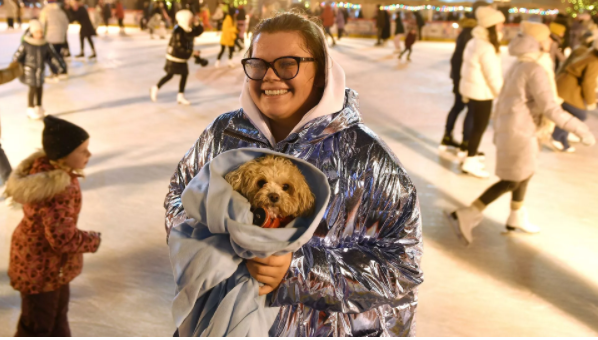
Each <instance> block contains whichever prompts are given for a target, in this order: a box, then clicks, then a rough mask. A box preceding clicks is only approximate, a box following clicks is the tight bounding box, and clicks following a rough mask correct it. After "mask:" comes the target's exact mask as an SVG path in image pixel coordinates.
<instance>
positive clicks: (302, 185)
mask: <svg viewBox="0 0 598 340" xmlns="http://www.w3.org/2000/svg"><path fill="white" fill-rule="evenodd" d="M295 191H296V193H297V198H298V200H299V213H298V215H299V216H302V217H309V216H311V215H312V214H313V213H314V205H315V201H316V198H315V196H314V194H313V193H312V192H311V189H310V188H309V185H307V183H306V182H305V180H302V181H299V183H298V185H297V187H296V188H295Z"/></svg>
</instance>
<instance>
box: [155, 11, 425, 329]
mask: <svg viewBox="0 0 598 340" xmlns="http://www.w3.org/2000/svg"><path fill="white" fill-rule="evenodd" d="M327 45H328V44H327V42H326V38H325V35H324V32H323V31H322V30H321V29H320V28H319V27H318V25H317V24H316V23H314V22H311V21H309V20H308V19H306V18H303V17H302V16H301V15H299V14H295V13H282V14H279V15H277V16H275V17H273V18H269V19H264V20H263V21H262V22H261V23H260V24H259V25H258V26H257V28H256V31H255V34H254V36H253V39H252V42H251V45H250V47H249V50H248V56H249V57H251V58H249V59H245V60H244V71H245V74H246V79H245V80H244V81H243V86H242V94H241V98H240V101H241V109H238V110H235V111H232V112H229V113H225V114H222V115H221V116H219V117H218V118H217V119H216V120H215V121H214V122H213V123H212V124H210V125H209V127H208V128H206V130H205V131H204V132H203V133H202V134H201V136H200V138H199V139H198V140H197V142H196V143H195V145H194V146H193V147H192V148H191V150H190V151H189V152H188V153H187V154H186V155H185V156H184V158H183V159H182V160H181V162H180V163H179V165H178V168H177V170H176V172H175V174H174V175H173V177H172V179H171V181H170V187H169V193H168V195H167V197H166V200H165V208H166V210H167V212H166V229H167V231H170V230H171V228H172V227H174V226H176V225H178V224H179V223H181V222H183V221H184V220H185V219H186V218H187V217H186V215H185V212H184V210H183V207H182V205H181V195H182V193H183V191H184V190H185V187H186V186H187V185H188V183H189V181H191V179H193V178H194V177H195V176H196V175H197V174H198V172H199V170H200V169H201V168H202V167H203V166H204V164H206V163H207V162H208V161H209V160H212V159H214V158H215V157H216V156H218V155H219V154H221V153H223V152H225V151H228V150H233V149H238V148H241V147H257V148H269V149H276V150H278V151H281V152H283V153H286V154H288V155H290V156H295V157H299V158H301V159H303V160H306V161H308V162H309V163H311V164H313V165H314V166H316V167H318V168H320V169H321V170H323V172H324V173H325V174H326V176H327V177H328V180H329V182H330V186H331V187H332V188H333V189H332V190H331V192H332V193H333V194H332V197H330V201H329V205H328V208H327V211H329V213H328V214H326V215H325V217H324V218H323V220H322V221H321V224H320V226H326V227H322V228H319V229H318V232H317V233H316V235H315V236H314V237H313V238H312V239H311V241H310V242H308V243H307V244H306V245H304V246H303V247H302V248H300V249H299V250H298V251H296V252H295V253H289V254H288V255H283V256H271V257H269V258H265V259H259V258H254V259H251V260H246V264H247V269H248V270H249V273H250V274H251V275H252V276H253V277H254V278H256V279H257V280H258V281H259V282H261V283H263V286H262V287H261V288H260V289H259V294H260V295H265V294H268V293H269V294H270V295H269V296H268V301H269V302H268V304H270V303H271V306H277V307H280V312H279V313H278V316H277V318H276V320H275V321H274V323H273V327H272V328H270V329H271V333H270V335H271V336H276V337H282V336H297V337H304V336H310V335H318V336H321V337H326V336H359V335H386V336H400V335H405V336H409V335H411V336H414V335H415V313H416V308H417V307H416V306H417V286H418V285H419V284H420V283H421V282H422V281H423V273H422V270H421V267H420V259H421V256H422V251H423V249H422V232H421V218H420V209H419V204H418V199H417V194H416V190H415V187H414V186H413V184H412V182H411V180H410V179H409V176H408V175H407V173H406V171H405V169H403V167H402V166H401V164H400V162H399V161H398V159H397V158H396V156H394V155H393V154H392V153H390V152H389V151H387V150H388V149H387V148H386V147H385V146H384V144H383V143H382V141H381V140H380V138H379V137H377V136H376V135H375V134H374V133H373V132H371V131H370V130H369V129H368V128H367V127H365V126H364V124H363V123H362V121H361V114H360V113H359V112H358V108H359V103H358V99H357V94H356V93H355V92H354V91H353V90H351V89H346V87H345V76H344V71H343V69H342V67H341V66H340V64H339V63H338V62H336V61H334V60H333V59H332V56H331V55H330V53H329V51H328V48H327V47H328V46H327ZM282 57H291V58H287V59H284V60H283V59H279V58H282ZM272 68H274V69H272ZM289 90H290V91H289ZM276 96H280V99H276ZM356 145H359V146H360V147H357V148H355V147H354V146H356ZM373 165H375V170H374V169H373V168H371V166H373ZM357 174H359V175H357ZM356 175H357V176H356ZM339 176H340V177H339ZM340 183H344V185H343V189H342V190H340V187H339V186H338V185H339V184H340ZM341 212H342V213H341ZM344 212H348V213H344ZM359 216H363V217H364V218H363V220H361V219H360V218H359ZM365 216H367V218H365ZM353 218H357V220H360V221H361V222H360V223H353V222H352V221H353ZM320 229H321V230H320ZM374 230H375V232H373V231H374ZM319 231H321V233H320V232H319ZM368 231H372V232H368ZM173 233H174V231H173ZM366 234H367V235H371V236H368V239H369V240H368V242H363V241H360V240H361V239H362V238H363V235H366ZM339 235H342V237H339ZM390 245H395V246H398V248H395V247H394V246H390ZM399 245H400V246H399ZM176 260H177V259H174V258H173V261H176ZM175 263H176V262H175ZM381 268H384V270H380V269H381ZM407 268H408V270H407ZM258 272H259V273H262V272H263V273H268V275H264V276H262V275H260V274H257V273H258ZM175 280H176V279H175ZM339 287H343V288H342V289H338V288H339ZM373 287H376V288H375V289H373ZM193 302H195V300H193V301H191V303H193ZM197 311H198V313H200V311H199V310H197ZM373 311H384V312H373ZM308 320H309V322H307V321H308ZM342 320H359V322H346V323H345V321H342ZM218 321H219V322H226V321H227V320H218ZM331 322H332V323H331ZM179 326H180V325H179V324H177V327H179ZM182 335H184V333H183V334H182Z"/></svg>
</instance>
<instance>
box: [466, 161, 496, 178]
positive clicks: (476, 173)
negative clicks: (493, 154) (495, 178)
mask: <svg viewBox="0 0 598 340" xmlns="http://www.w3.org/2000/svg"><path fill="white" fill-rule="evenodd" d="M461 171H462V172H463V173H465V174H468V175H471V176H473V177H477V178H488V177H490V174H489V173H488V171H486V170H484V164H483V163H482V162H481V161H480V159H479V158H478V157H477V156H474V157H467V158H465V160H464V161H463V163H462V164H461Z"/></svg>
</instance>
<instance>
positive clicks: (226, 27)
mask: <svg viewBox="0 0 598 340" xmlns="http://www.w3.org/2000/svg"><path fill="white" fill-rule="evenodd" d="M237 34H238V30H237V26H236V25H235V23H234V21H233V17H232V15H230V13H226V16H225V17H224V21H223V22H222V36H221V37H220V53H218V59H217V60H216V65H215V66H216V68H218V67H220V58H222V55H223V54H224V51H225V50H226V48H228V66H229V67H233V66H234V65H233V52H234V51H235V40H236V39H237Z"/></svg>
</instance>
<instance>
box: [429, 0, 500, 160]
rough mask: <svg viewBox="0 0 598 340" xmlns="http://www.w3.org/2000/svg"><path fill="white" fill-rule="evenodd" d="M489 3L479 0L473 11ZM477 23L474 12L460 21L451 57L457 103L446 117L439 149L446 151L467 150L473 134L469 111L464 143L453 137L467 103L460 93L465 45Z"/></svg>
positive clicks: (466, 118)
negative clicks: (452, 149) (470, 136)
mask: <svg viewBox="0 0 598 340" xmlns="http://www.w3.org/2000/svg"><path fill="white" fill-rule="evenodd" d="M488 5H489V4H488V3H486V2H484V1H477V2H475V3H474V4H473V8H472V9H473V10H472V12H471V13H475V10H476V9H478V7H481V6H488ZM476 25H477V21H476V20H475V19H474V18H473V14H471V17H464V18H463V19H461V21H460V22H459V27H461V33H459V36H458V37H457V41H456V44H455V52H454V53H453V56H452V57H451V74H450V75H451V79H452V80H453V93H454V94H455V103H454V104H453V107H452V108H451V110H450V111H449V114H448V116H447V118H446V126H445V130H444V136H443V137H442V141H441V142H440V147H439V149H440V150H441V151H445V150H447V149H448V148H460V154H463V153H464V152H467V144H468V141H469V135H470V134H471V130H472V129H473V116H471V115H470V114H469V113H468V114H467V115H466V117H465V121H464V122H463V141H462V143H457V142H456V141H455V140H454V139H453V129H454V128H455V122H456V121H457V118H458V117H459V114H460V113H461V111H463V109H465V106H466V104H465V103H463V98H462V97H461V94H460V93H459V82H460V81H461V65H462V64H463V52H464V51H465V45H467V42H469V40H471V38H472V36H471V31H472V30H473V29H474V28H475V26H476Z"/></svg>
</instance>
